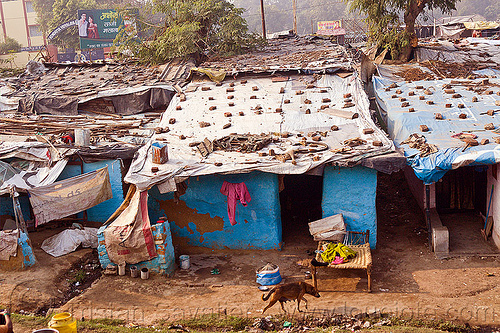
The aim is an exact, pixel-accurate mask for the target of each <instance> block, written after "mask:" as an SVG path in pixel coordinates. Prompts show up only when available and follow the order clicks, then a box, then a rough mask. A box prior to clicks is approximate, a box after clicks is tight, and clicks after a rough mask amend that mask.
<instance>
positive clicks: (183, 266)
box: [179, 254, 191, 269]
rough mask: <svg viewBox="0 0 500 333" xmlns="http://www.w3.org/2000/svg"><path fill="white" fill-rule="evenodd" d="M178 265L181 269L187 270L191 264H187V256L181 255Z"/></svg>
mask: <svg viewBox="0 0 500 333" xmlns="http://www.w3.org/2000/svg"><path fill="white" fill-rule="evenodd" d="M179 264H180V266H181V269H189V267H190V266H191V263H190V262H189V256H188V255H187V254H183V255H181V256H179Z"/></svg>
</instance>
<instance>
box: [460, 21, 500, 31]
mask: <svg viewBox="0 0 500 333" xmlns="http://www.w3.org/2000/svg"><path fill="white" fill-rule="evenodd" d="M464 26H465V27H466V28H467V29H470V30H486V29H497V28H498V27H500V23H498V22H492V21H476V22H464Z"/></svg>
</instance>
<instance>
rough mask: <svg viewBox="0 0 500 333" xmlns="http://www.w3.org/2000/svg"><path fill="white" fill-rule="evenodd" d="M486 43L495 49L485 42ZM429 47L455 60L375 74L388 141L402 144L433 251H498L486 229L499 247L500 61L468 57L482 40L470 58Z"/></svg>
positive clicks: (387, 68) (422, 53)
mask: <svg viewBox="0 0 500 333" xmlns="http://www.w3.org/2000/svg"><path fill="white" fill-rule="evenodd" d="M483 45H484V47H485V48H487V49H488V50H489V51H491V50H492V49H494V48H495V46H494V45H491V44H489V43H488V41H485V42H484V44H483ZM457 48H460V46H457ZM496 48H497V51H496V52H498V47H496ZM427 51H429V50H428V49H425V50H417V54H419V55H420V56H426V55H428V52H427ZM431 52H436V53H438V52H441V53H440V54H441V55H442V56H443V57H447V56H450V57H452V58H450V60H449V61H447V62H446V63H445V62H440V61H424V60H422V61H421V62H420V63H419V64H416V65H412V66H409V67H408V66H406V67H403V66H386V65H380V66H379V70H378V75H375V76H374V77H373V86H374V91H375V95H376V98H377V103H378V106H379V109H380V112H381V114H382V117H383V118H384V120H385V124H386V126H387V131H388V132H389V134H390V136H391V138H392V139H393V140H394V142H395V144H396V146H397V147H399V148H402V149H404V152H405V156H406V158H407V160H408V165H409V167H408V168H407V169H406V170H405V174H406V176H407V180H408V183H409V185H410V187H411V189H412V191H413V193H414V195H415V197H416V198H417V201H418V202H419V204H420V207H421V208H422V209H423V210H424V212H425V214H426V219H427V222H428V226H429V231H430V233H429V235H430V237H431V242H432V244H433V249H434V251H436V252H438V254H441V255H448V252H449V251H451V252H453V253H456V254H460V253H462V254H464V253H480V254H481V253H483V254H488V253H491V252H496V250H495V249H494V247H493V248H492V247H489V246H487V245H488V244H487V243H485V242H484V240H483V239H482V238H483V237H481V233H483V235H484V238H487V236H488V234H489V233H490V232H492V238H493V240H494V243H495V244H496V246H497V247H500V226H499V222H498V221H500V220H499V218H500V216H498V214H499V213H500V212H499V208H498V205H499V203H498V202H499V201H498V193H499V192H498V190H499V189H498V187H497V180H496V179H497V163H498V162H500V154H499V150H498V148H499V144H500V141H499V139H500V137H499V128H498V124H499V123H498V119H497V117H498V112H499V107H500V89H499V88H498V87H499V83H500V81H499V80H500V79H499V78H498V77H499V76H496V74H497V73H498V72H497V71H498V65H499V64H500V62H499V59H498V57H496V56H493V57H490V58H488V59H487V61H484V62H477V61H473V60H471V58H472V57H475V56H476V54H477V53H478V52H481V49H480V45H477V44H476V45H475V46H473V50H472V51H471V52H470V54H468V55H467V54H466V51H461V50H456V52H455V53H456V54H454V55H450V54H449V53H450V51H449V50H447V49H446V48H444V49H441V50H438V49H434V50H432V51H431ZM487 217H490V218H489V219H487ZM481 229H482V232H481ZM464 239H470V240H471V243H470V244H469V246H467V247H464V246H463V244H461V241H462V240H464ZM483 243H484V246H483V245H482V244H483Z"/></svg>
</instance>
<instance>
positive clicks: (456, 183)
mask: <svg viewBox="0 0 500 333" xmlns="http://www.w3.org/2000/svg"><path fill="white" fill-rule="evenodd" d="M487 170H488V169H487V167H484V166H477V167H462V168H458V169H456V170H451V171H448V172H447V173H446V174H445V175H444V177H443V178H442V179H441V180H440V181H439V182H437V183H436V208H437V210H438V211H439V213H456V212H461V211H462V212H465V211H476V212H478V213H481V214H483V215H486V209H487V207H486V195H487V188H486V186H487V172H486V171H487Z"/></svg>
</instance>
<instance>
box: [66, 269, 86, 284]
mask: <svg viewBox="0 0 500 333" xmlns="http://www.w3.org/2000/svg"><path fill="white" fill-rule="evenodd" d="M86 277H87V275H86V274H85V271H84V270H83V269H79V270H77V271H76V272H75V274H74V275H73V278H72V279H71V280H69V283H71V284H75V283H77V282H78V283H80V284H82V283H83V281H85V278H86Z"/></svg>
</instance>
